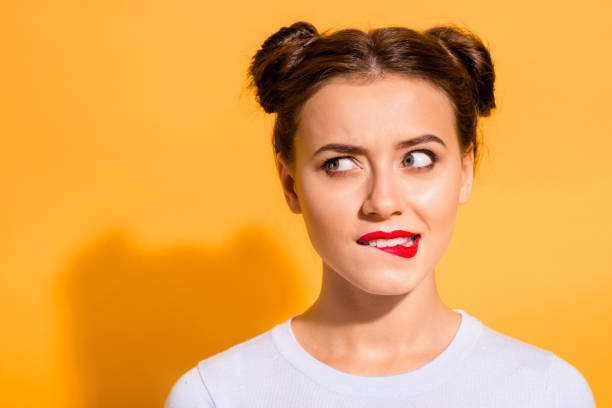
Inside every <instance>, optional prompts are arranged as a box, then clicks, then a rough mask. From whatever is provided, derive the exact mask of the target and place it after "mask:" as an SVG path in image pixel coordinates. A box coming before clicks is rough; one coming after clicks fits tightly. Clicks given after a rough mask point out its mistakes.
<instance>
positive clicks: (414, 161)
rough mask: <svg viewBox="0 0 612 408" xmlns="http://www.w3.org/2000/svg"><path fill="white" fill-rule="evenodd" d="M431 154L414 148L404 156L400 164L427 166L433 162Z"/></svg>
mask: <svg viewBox="0 0 612 408" xmlns="http://www.w3.org/2000/svg"><path fill="white" fill-rule="evenodd" d="M432 155H433V153H432V154H431V155H430V154H429V153H428V152H425V151H419V150H415V151H413V152H410V153H408V154H407V155H406V156H405V157H404V160H403V161H402V164H403V165H404V166H406V167H427V166H429V165H431V164H432V163H433V162H434V158H433V157H432Z"/></svg>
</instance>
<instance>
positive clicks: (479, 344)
mask: <svg viewBox="0 0 612 408" xmlns="http://www.w3.org/2000/svg"><path fill="white" fill-rule="evenodd" d="M455 311H456V312H459V313H461V315H462V318H461V324H460V326H459V330H458V331H457V333H456V335H455V337H454V338H453V340H452V341H451V343H450V344H449V345H448V347H447V348H446V349H444V351H442V353H440V354H439V355H438V356H436V357H435V358H434V359H433V360H432V361H430V362H429V363H427V364H426V365H424V366H422V367H419V368H418V369H416V370H413V371H408V372H405V373H401V374H397V375H390V376H383V377H368V376H359V375H354V374H349V373H345V372H343V371H340V370H337V369H335V368H333V367H331V366H328V365H326V364H324V363H323V362H321V361H319V360H317V359H316V358H314V357H313V356H312V355H310V354H309V353H308V352H307V351H306V350H305V349H304V348H302V347H301V345H300V344H299V343H298V341H297V340H296V338H295V336H294V334H293V331H292V329H291V325H290V323H291V320H293V318H294V317H295V316H293V317H291V318H290V319H288V320H287V321H285V322H283V323H280V324H277V325H276V326H275V327H273V328H272V329H270V330H268V331H266V332H265V333H262V334H260V335H258V336H256V337H253V338H251V339H250V340H247V341H244V342H242V343H240V344H237V345H235V346H233V347H231V348H229V349H227V350H224V351H222V352H220V353H217V354H215V355H213V356H211V357H209V358H207V359H205V360H202V361H200V362H199V363H198V365H197V366H196V367H194V368H192V369H191V370H189V371H187V372H186V373H185V374H184V375H183V376H182V377H181V378H180V379H179V380H178V381H177V382H176V383H175V384H174V387H173V388H172V390H171V391H170V395H169V396H168V399H167V401H166V405H165V407H166V408H204V407H217V408H230V407H231V408H236V407H267V408H269V407H283V408H289V407H304V408H306V407H308V408H314V407H317V408H318V407H330V408H331V407H334V408H357V407H385V408H387V407H389V408H393V407H402V408H408V407H413V408H417V407H419V408H425V407H428V408H432V407H452V408H461V407H465V408H468V407H469V408H476V407H478V408H484V407H491V408H517V407H520V408H531V407H533V408H535V407H537V408H546V407H567V408H570V407H572V408H591V407H595V402H594V400H593V395H592V393H591V389H590V388H589V385H588V383H587V382H586V380H585V378H584V377H583V376H582V374H581V373H580V372H579V371H578V370H577V369H576V368H575V367H574V366H572V365H571V364H569V363H568V362H566V361H565V360H563V359H561V358H559V357H558V356H557V355H555V354H554V353H552V352H550V351H546V350H543V349H541V348H538V347H536V346H533V345H530V344H528V343H524V342H522V341H520V340H516V339H514V338H511V337H508V336H506V335H504V334H501V333H499V332H496V331H494V330H492V329H490V328H488V327H487V326H485V325H484V324H483V323H482V322H481V321H480V320H477V319H476V318H474V317H473V316H471V315H469V314H468V313H467V312H465V311H463V310H460V309H456V310H455Z"/></svg>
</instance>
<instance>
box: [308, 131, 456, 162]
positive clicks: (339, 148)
mask: <svg viewBox="0 0 612 408" xmlns="http://www.w3.org/2000/svg"><path fill="white" fill-rule="evenodd" d="M427 142H436V143H440V144H441V145H442V146H444V147H447V146H446V143H444V141H443V140H442V139H440V138H439V137H438V136H436V135H431V134H426V135H421V136H417V137H415V138H412V139H407V140H402V141H401V142H399V143H398V144H397V145H395V149H396V150H399V149H405V148H407V147H411V146H415V145H418V144H421V143H427ZM328 150H331V151H334V152H338V153H349V154H362V155H363V154H365V153H366V150H365V149H364V148H363V147H359V146H353V145H348V144H343V143H329V144H326V145H324V146H321V147H319V148H318V149H317V151H316V152H314V154H313V155H312V157H315V156H316V155H317V154H319V153H322V152H324V151H328Z"/></svg>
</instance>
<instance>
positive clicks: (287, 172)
mask: <svg viewBox="0 0 612 408" xmlns="http://www.w3.org/2000/svg"><path fill="white" fill-rule="evenodd" d="M276 169H277V170H278V176H279V177H280V182H281V186H282V187H283V193H284V194H285V200H287V204H288V205H289V209H291V212H293V213H294V214H300V213H301V212H302V209H301V208H300V201H299V199H298V196H297V193H296V192H295V176H294V172H293V170H292V168H291V166H289V164H288V163H287V162H285V160H284V159H283V158H282V157H281V155H280V153H276Z"/></svg>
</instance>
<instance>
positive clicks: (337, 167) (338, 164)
mask: <svg viewBox="0 0 612 408" xmlns="http://www.w3.org/2000/svg"><path fill="white" fill-rule="evenodd" d="M351 164H353V161H352V160H351V158H350V157H333V158H331V159H329V160H327V161H326V162H325V163H323V168H324V169H325V170H327V171H330V172H334V173H342V172H344V171H347V170H350V169H351Z"/></svg>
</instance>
